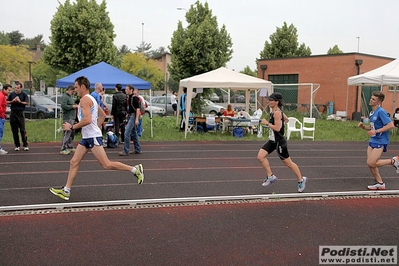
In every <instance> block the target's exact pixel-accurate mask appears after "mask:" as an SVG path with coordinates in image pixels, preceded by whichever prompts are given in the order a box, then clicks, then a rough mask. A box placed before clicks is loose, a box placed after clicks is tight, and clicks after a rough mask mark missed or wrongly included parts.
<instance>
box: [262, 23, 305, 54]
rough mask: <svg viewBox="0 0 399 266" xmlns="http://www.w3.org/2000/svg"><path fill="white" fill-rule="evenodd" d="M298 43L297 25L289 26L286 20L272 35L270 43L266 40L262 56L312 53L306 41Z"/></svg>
mask: <svg viewBox="0 0 399 266" xmlns="http://www.w3.org/2000/svg"><path fill="white" fill-rule="evenodd" d="M298 45H299V43H298V34H297V29H296V27H295V26H294V25H293V24H291V25H290V26H287V23H286V22H284V24H283V26H282V27H281V28H278V27H277V30H276V32H275V33H273V34H272V35H270V43H269V42H268V41H266V42H265V46H264V48H263V51H261V52H260V58H261V59H270V58H281V57H299V56H309V55H311V54H312V52H311V50H310V48H309V47H307V46H305V44H304V43H302V44H301V45H300V46H298Z"/></svg>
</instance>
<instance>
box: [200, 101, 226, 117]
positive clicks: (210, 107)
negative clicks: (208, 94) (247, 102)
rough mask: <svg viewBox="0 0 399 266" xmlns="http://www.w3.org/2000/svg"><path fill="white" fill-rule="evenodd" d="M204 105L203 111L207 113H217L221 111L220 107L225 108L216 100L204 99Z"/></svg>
mask: <svg viewBox="0 0 399 266" xmlns="http://www.w3.org/2000/svg"><path fill="white" fill-rule="evenodd" d="M203 101H204V105H203V106H202V107H201V111H202V112H203V113H205V114H217V113H218V112H219V111H220V108H223V106H221V105H217V104H215V103H214V102H212V101H210V100H207V99H203Z"/></svg>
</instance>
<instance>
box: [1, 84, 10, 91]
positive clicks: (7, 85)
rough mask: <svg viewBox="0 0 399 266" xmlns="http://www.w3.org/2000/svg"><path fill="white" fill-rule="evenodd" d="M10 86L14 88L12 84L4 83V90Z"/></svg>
mask: <svg viewBox="0 0 399 266" xmlns="http://www.w3.org/2000/svg"><path fill="white" fill-rule="evenodd" d="M8 88H12V86H11V85H10V84H4V85H3V90H6V89H8Z"/></svg>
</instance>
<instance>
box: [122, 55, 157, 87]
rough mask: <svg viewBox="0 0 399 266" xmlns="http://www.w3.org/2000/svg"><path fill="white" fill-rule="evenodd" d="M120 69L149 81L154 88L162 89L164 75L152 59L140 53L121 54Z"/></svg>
mask: <svg viewBox="0 0 399 266" xmlns="http://www.w3.org/2000/svg"><path fill="white" fill-rule="evenodd" d="M121 69H122V70H123V71H126V72H128V73H130V74H132V75H135V76H136V77H139V78H141V79H143V80H146V81H148V82H150V83H151V87H152V88H153V89H154V90H163V89H164V84H165V77H164V74H163V73H162V71H161V70H160V69H159V68H158V67H157V66H156V64H155V62H154V60H152V59H149V58H146V57H145V56H144V55H143V54H142V53H129V54H126V55H125V56H123V59H122V65H121Z"/></svg>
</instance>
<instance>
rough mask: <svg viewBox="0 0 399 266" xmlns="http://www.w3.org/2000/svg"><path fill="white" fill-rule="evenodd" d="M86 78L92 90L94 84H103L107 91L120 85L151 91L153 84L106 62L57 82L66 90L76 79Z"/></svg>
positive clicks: (59, 86)
mask: <svg viewBox="0 0 399 266" xmlns="http://www.w3.org/2000/svg"><path fill="white" fill-rule="evenodd" d="M80 76H85V77H87V78H88V79H89V81H90V88H91V89H93V88H94V84H96V83H97V82H101V83H102V85H103V87H104V88H106V89H115V85H116V84H118V83H120V84H122V87H123V88H125V86H126V85H127V84H131V85H133V86H134V87H135V88H137V89H139V90H149V89H151V83H150V82H148V81H145V80H142V79H140V78H138V77H136V76H133V75H131V74H129V73H127V72H125V71H122V70H120V69H118V68H116V67H113V66H111V65H109V64H107V63H105V62H101V63H98V64H95V65H92V66H90V67H87V68H85V69H82V70H79V71H78V72H75V73H73V74H71V75H69V76H67V77H64V78H62V79H59V80H57V83H56V86H57V87H58V88H66V87H68V85H70V84H75V79H76V78H77V77H80Z"/></svg>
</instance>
